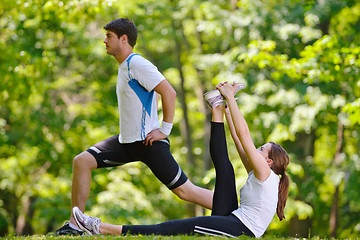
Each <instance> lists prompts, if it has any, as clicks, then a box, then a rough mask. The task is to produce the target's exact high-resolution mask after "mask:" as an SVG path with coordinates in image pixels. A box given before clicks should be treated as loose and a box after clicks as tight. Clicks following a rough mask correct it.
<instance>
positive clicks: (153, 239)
mask: <svg viewBox="0 0 360 240" xmlns="http://www.w3.org/2000/svg"><path fill="white" fill-rule="evenodd" d="M119 238H121V239H124V240H135V239H136V240H138V239H140V240H194V239H200V240H216V239H224V238H222V237H211V236H140V235H129V236H121V237H119V236H105V235H100V236H92V237H81V236H80V237H71V236H60V237H49V236H46V235H32V236H15V235H9V236H5V237H0V240H5V239H6V240H10V239H14V240H43V239H53V240H58V239H59V240H60V239H79V240H115V239H119ZM237 239H241V240H248V239H254V240H255V239H256V238H249V237H246V236H240V237H239V238H237ZM260 239H262V240H278V239H282V240H303V239H306V238H283V237H276V236H265V237H261V238H260ZM310 239H313V240H320V239H327V238H319V237H312V238H310ZM332 240H335V239H332Z"/></svg>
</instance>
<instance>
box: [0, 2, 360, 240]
mask: <svg viewBox="0 0 360 240" xmlns="http://www.w3.org/2000/svg"><path fill="white" fill-rule="evenodd" d="M0 16H1V17H0V27H1V29H2V31H1V32H0V51H1V54H0V62H1V64H0V73H1V84H0V161H1V164H0V235H2V236H4V235H6V234H11V233H14V232H16V231H18V230H17V228H19V227H20V226H21V224H20V222H21V220H22V219H23V220H24V221H25V222H24V227H23V229H22V230H21V231H22V233H23V234H33V233H46V232H48V231H51V230H54V229H55V228H57V227H59V226H60V225H61V224H62V223H63V222H64V221H66V220H67V219H68V218H69V214H70V209H69V208H70V192H71V168H72V159H73V158H74V156H75V155H76V154H78V153H80V152H81V151H84V150H86V149H87V148H88V147H89V146H91V145H93V144H95V143H96V142H98V141H100V140H102V139H105V138H107V137H109V136H111V135H114V134H116V133H117V132H118V112H117V103H116V93H115V90H114V89H115V85H116V74H117V66H116V62H115V60H114V59H113V58H111V57H110V56H107V55H106V51H105V49H104V46H103V45H102V42H101V41H102V40H103V38H104V31H103V30H102V28H103V26H104V25H105V24H106V23H107V22H108V21H110V20H112V19H115V18H118V17H128V18H131V19H133V20H134V21H135V23H136V25H137V27H138V31H139V40H138V43H137V45H136V47H135V51H136V52H138V53H140V54H142V55H144V56H145V57H146V58H148V59H149V60H150V61H152V62H153V63H154V64H155V65H156V66H157V67H158V68H159V69H160V70H161V72H163V73H164V75H165V76H166V78H167V79H168V80H169V81H170V82H171V83H172V85H173V86H174V87H175V88H176V90H177V91H178V100H179V101H178V102H177V109H176V116H175V120H174V129H173V131H172V134H171V136H170V140H171V145H172V148H171V151H172V153H173V155H174V157H175V159H176V160H177V161H178V162H179V163H180V165H181V167H182V168H183V169H184V171H185V172H186V173H187V174H188V176H189V177H190V179H192V180H193V181H194V182H195V183H197V184H198V185H201V186H206V187H208V188H213V186H214V180H215V176H214V171H213V169H212V168H211V167H210V166H211V164H210V163H209V161H210V160H209V155H208V145H207V144H208V126H209V120H208V119H209V116H208V115H209V111H208V110H207V108H206V106H205V104H204V101H203V99H202V93H203V92H204V91H208V90H212V89H213V88H214V85H216V84H217V83H219V82H221V81H225V80H227V81H230V82H232V81H238V82H246V83H247V85H248V87H247V88H246V89H245V91H243V92H242V93H240V94H238V98H239V100H238V101H239V107H240V109H241V110H242V112H243V114H244V116H245V118H246V119H247V121H248V124H249V127H250V130H251V133H252V137H253V139H254V142H255V144H256V145H260V144H263V143H264V142H265V141H276V142H279V143H281V144H282V145H283V146H284V147H285V148H286V149H287V151H288V153H289V154H290V157H291V164H290V166H289V169H288V174H289V176H290V178H291V180H292V181H291V185H290V194H289V199H288V204H287V207H286V209H285V210H286V211H285V215H286V220H285V222H279V221H278V219H277V218H276V217H275V218H274V221H273V222H272V224H271V225H270V227H269V229H268V233H269V234H276V235H282V236H292V235H298V236H305V237H308V236H309V235H320V236H327V235H328V234H329V217H330V213H331V206H332V204H333V199H334V193H335V189H337V188H338V189H339V190H340V200H339V203H338V210H339V213H338V219H339V225H338V236H339V237H343V238H350V237H355V236H358V235H359V231H360V227H359V226H360V218H359V216H360V214H359V213H360V203H359V202H360V201H359V199H360V196H359V193H358V191H356V189H357V186H358V184H359V179H360V177H359V176H360V156H359V150H358V149H360V141H359V139H360V138H359V134H360V132H359V124H360V80H359V79H360V78H359V76H360V72H359V71H360V57H359V54H360V44H359V39H360V36H359V31H358V30H359V27H360V19H359V17H360V4H359V3H358V2H357V1H353V0H346V1H337V0H331V1H298V0H291V1H285V0H280V1H279V0H277V1H275V0H267V1H260V0H255V1H248V0H246V1H223V0H212V1H201V0H195V1H189V0H179V1H172V0H157V1H152V0H148V1H140V0H133V1H113V0H107V1H77V0H65V1H60V0H33V1H29V0H17V1H10V0H5V1H2V2H1V3H0ZM182 89H183V90H184V92H182ZM179 93H180V94H179ZM182 98H183V99H184V101H185V103H186V108H184V106H182V105H181V104H180V99H182ZM185 116H187V117H188V119H189V125H190V126H189V128H190V130H191V131H190V135H191V139H192V141H193V142H192V145H191V148H192V149H189V147H188V145H187V141H186V139H185V137H184V129H185V125H184V124H185V123H184V120H185ZM339 125H340V126H343V131H342V136H341V137H340V139H341V140H342V144H341V149H340V150H339V149H337V142H338V140H339V135H338V131H337V130H338V127H339ZM228 137H229V135H228ZM228 140H229V141H228V145H229V155H230V157H231V159H232V160H233V164H234V168H235V171H236V175H237V184H238V187H240V186H241V185H242V184H243V183H244V182H245V180H246V173H245V171H244V169H243V167H242V166H241V164H240V161H238V156H237V154H236V150H235V147H234V146H233V144H232V143H231V140H230V138H229V139H228ZM189 153H191V154H192V155H193V156H194V160H191V161H190V159H189V156H190V155H189ZM335 156H338V158H337V159H338V160H337V162H336V163H335V161H334V159H335ZM94 173H95V174H94V175H93V181H92V186H91V194H90V197H89V201H88V209H89V211H90V212H91V214H93V215H96V216H99V217H101V218H103V219H104V220H106V221H108V222H111V223H129V224H138V223H142V224H145V223H156V222H159V221H164V220H168V219H175V218H184V217H189V216H193V215H194V210H193V207H192V206H191V205H189V204H185V203H184V202H183V201H180V200H179V199H177V198H176V197H175V196H174V195H173V194H172V193H171V192H170V191H168V190H167V189H166V187H164V186H162V185H161V184H160V182H159V181H158V180H156V178H155V177H154V176H153V175H152V173H151V172H150V170H149V169H147V168H146V166H144V165H143V164H131V165H128V166H123V167H119V168H118V169H116V170H112V171H109V169H103V170H96V171H95V172H94ZM207 214H208V212H207ZM298 225H301V226H303V227H304V229H303V230H301V231H300V230H299V229H297V228H296V226H298Z"/></svg>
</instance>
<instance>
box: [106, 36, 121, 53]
mask: <svg viewBox="0 0 360 240" xmlns="http://www.w3.org/2000/svg"><path fill="white" fill-rule="evenodd" d="M120 39H121V37H120ZM120 39H119V38H118V37H117V35H116V34H115V33H114V32H112V31H109V30H107V31H106V38H105V40H104V43H105V45H106V52H107V54H109V55H113V56H115V55H117V54H119V53H120V52H121V48H120V46H121V45H120Z"/></svg>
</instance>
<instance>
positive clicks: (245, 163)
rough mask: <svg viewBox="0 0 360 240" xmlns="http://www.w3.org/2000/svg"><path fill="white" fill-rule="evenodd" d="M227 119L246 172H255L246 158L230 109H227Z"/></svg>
mask: <svg viewBox="0 0 360 240" xmlns="http://www.w3.org/2000/svg"><path fill="white" fill-rule="evenodd" d="M225 117H226V121H227V123H228V126H229V129H230V133H231V137H232V139H233V140H234V143H235V146H236V149H237V151H238V153H239V156H240V158H241V161H242V163H243V164H244V167H245V169H246V171H247V172H248V173H249V172H250V171H251V170H253V168H252V166H251V164H250V163H249V160H248V158H247V156H246V153H245V151H244V148H243V147H242V145H241V142H240V139H239V138H238V136H237V135H236V131H235V127H234V124H233V121H232V118H231V114H230V111H229V110H228V109H225Z"/></svg>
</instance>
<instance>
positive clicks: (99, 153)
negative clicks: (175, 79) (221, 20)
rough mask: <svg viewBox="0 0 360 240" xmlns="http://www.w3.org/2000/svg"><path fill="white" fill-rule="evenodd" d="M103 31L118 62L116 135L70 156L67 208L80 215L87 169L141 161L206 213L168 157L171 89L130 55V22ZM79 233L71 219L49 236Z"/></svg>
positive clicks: (205, 196)
mask: <svg viewBox="0 0 360 240" xmlns="http://www.w3.org/2000/svg"><path fill="white" fill-rule="evenodd" d="M104 29H105V30H106V38H105V40H104V43H105V45H106V51H107V53H108V54H109V55H112V56H114V58H115V59H116V61H117V62H118V63H119V70H118V80H117V86H116V93H117V98H118V107H119V115H120V119H119V126H120V134H119V135H116V136H113V137H110V138H108V139H106V140H103V141H101V142H99V143H97V144H95V145H94V146H92V147H90V148H89V149H88V150H86V151H84V152H82V153H80V154H79V155H78V156H76V157H75V158H74V161H73V179H72V193H71V194H72V195H71V208H73V207H74V206H78V207H79V209H80V210H81V211H84V210H85V205H86V201H87V199H88V196H89V191H90V182H91V171H92V170H93V169H96V168H103V167H112V166H119V165H123V164H125V163H129V162H134V161H142V162H144V163H145V164H146V165H147V166H148V167H149V168H150V169H151V170H152V172H153V173H154V174H155V176H156V177H157V178H158V179H159V180H160V181H161V182H162V183H163V184H165V185H166V186H167V187H168V188H169V189H170V190H171V191H172V192H173V193H175V194H176V195H177V196H178V197H180V198H181V199H183V200H186V201H189V202H193V203H196V204H199V205H201V206H203V207H205V208H208V209H211V208H212V199H213V192H212V191H210V190H207V189H204V188H200V187H197V186H195V185H194V184H192V183H191V181H190V180H189V179H188V178H187V176H186V175H185V174H184V172H183V171H182V170H181V168H180V167H179V165H178V164H177V163H176V161H175V160H174V158H173V157H172V155H171V153H170V143H169V140H168V139H167V136H168V135H169V134H170V132H171V128H172V121H173V118H174V113H175V98H176V92H175V90H174V89H173V88H172V86H171V85H170V84H169V82H168V81H167V80H166V79H165V77H164V76H163V75H162V74H161V73H160V72H159V71H158V70H157V68H156V67H155V66H154V65H153V64H152V63H151V62H149V61H148V60H146V59H145V58H143V57H141V56H140V55H138V54H135V53H133V48H134V46H135V44H136V40H137V29H136V26H135V24H134V23H133V22H132V21H131V20H128V19H125V18H120V19H116V20H113V21H111V22H109V23H108V24H107V25H106V26H105V27H104ZM156 93H158V94H159V95H160V96H161V101H162V106H163V119H162V123H161V127H160V123H159V120H158V116H157V106H156ZM82 234H83V232H82V231H81V230H80V229H79V228H78V227H77V225H76V222H75V220H74V218H73V216H72V215H71V216H70V222H69V223H66V224H65V225H64V226H63V227H62V228H60V229H58V230H57V231H56V232H55V233H54V235H82Z"/></svg>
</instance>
